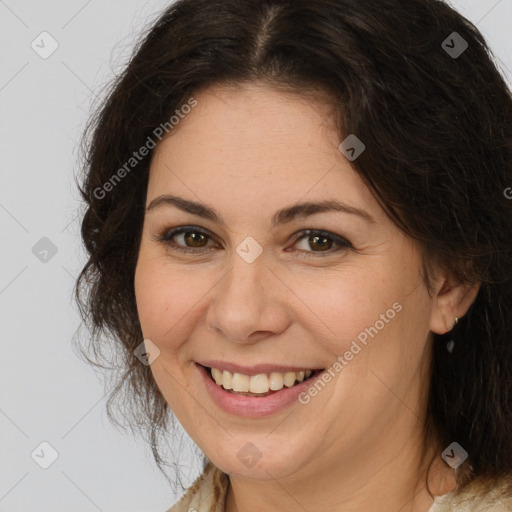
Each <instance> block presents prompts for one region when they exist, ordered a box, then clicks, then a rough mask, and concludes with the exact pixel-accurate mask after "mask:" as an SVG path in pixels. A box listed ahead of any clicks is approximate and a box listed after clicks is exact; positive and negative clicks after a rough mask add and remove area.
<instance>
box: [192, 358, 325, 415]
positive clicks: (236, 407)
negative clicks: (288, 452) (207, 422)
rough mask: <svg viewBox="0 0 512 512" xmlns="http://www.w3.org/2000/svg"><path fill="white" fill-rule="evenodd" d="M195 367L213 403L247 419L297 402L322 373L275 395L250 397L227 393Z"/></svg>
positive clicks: (205, 372) (206, 373)
mask: <svg viewBox="0 0 512 512" xmlns="http://www.w3.org/2000/svg"><path fill="white" fill-rule="evenodd" d="M196 367H197V369H198V370H199V373H200V375H201V377H202V379H203V382H204V385H205V386H206V389H207V390H208V392H209V393H210V396H211V397H212V399H213V401H214V402H215V403H216V404H217V405H218V406H219V407H220V408H221V409H223V410H224V411H226V412H228V413H230V414H236V415H237V416H245V417H247V418H258V417H260V416H268V415H270V414H274V413H276V412H278V411H280V410H282V409H284V408H285V407H287V406H288V405H290V404H292V403H293V402H295V401H297V402H298V396H299V395H300V394H301V393H302V392H303V391H305V390H306V389H307V388H308V387H309V386H310V385H311V384H312V382H313V380H314V379H315V378H316V377H317V376H318V375H320V374H321V373H322V371H321V370H319V371H316V372H314V373H313V374H312V376H311V377H309V378H308V379H307V380H305V381H303V382H301V383H300V384H295V385H294V386H292V387H291V388H287V387H284V388H283V389H281V390H280V391H278V392H277V393H272V394H271V395H268V396H255V397H252V396H244V395H236V394H234V393H229V392H228V391H226V390H225V389H224V388H223V387H221V386H219V385H218V384H216V383H215V382H214V381H213V380H212V377H211V376H210V370H209V369H207V368H205V367H204V366H202V365H200V364H198V363H196Z"/></svg>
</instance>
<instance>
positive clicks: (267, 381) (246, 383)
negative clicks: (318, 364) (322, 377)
mask: <svg viewBox="0 0 512 512" xmlns="http://www.w3.org/2000/svg"><path fill="white" fill-rule="evenodd" d="M211 371H212V377H213V378H214V379H215V382H216V383H217V384H218V385H219V386H222V387H223V388H224V389H232V390H233V391H240V392H250V393H267V392H268V390H269V389H271V390H272V391H278V390H280V389H283V387H284V386H286V387H288V388H289V387H291V386H293V385H294V384H295V381H296V380H297V381H299V382H302V381H303V380H304V378H306V379H307V378H308V377H309V376H310V375H311V374H312V373H313V372H312V371H311V370H303V371H300V372H286V373H281V372H272V373H271V374H270V375H268V376H267V375H266V374H264V373H260V374H258V375H244V374H242V373H231V372H228V371H222V370H219V369H218V368H212V369H211Z"/></svg>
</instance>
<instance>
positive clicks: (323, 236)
mask: <svg viewBox="0 0 512 512" xmlns="http://www.w3.org/2000/svg"><path fill="white" fill-rule="evenodd" d="M299 235H300V236H298V237H297V238H296V239H295V242H294V245H295V244H297V242H298V241H300V240H303V239H304V241H305V242H306V244H308V245H309V246H310V247H312V248H317V249H319V250H313V251H308V250H305V249H299V252H302V253H313V254H314V253H317V254H314V257H316V256H320V257H321V256H324V254H323V253H327V254H326V255H329V254H332V253H333V252H339V251H342V250H346V249H352V248H353V246H352V244H351V243H350V242H349V241H348V240H346V239H345V238H343V237H341V236H339V235H335V234H334V233H329V232H328V231H321V230H312V229H308V230H305V231H301V232H300V233H299ZM154 240H155V241H157V242H161V243H163V244H164V245H166V246H169V247H170V248H171V249H173V250H178V251H181V252H185V253H196V254H197V253H199V252H201V250H202V249H211V248H212V246H210V247H208V245H207V244H208V242H209V241H210V240H212V237H211V236H210V235H209V234H208V233H206V232H205V231H203V230H201V229H198V228H197V227H195V226H182V227H179V228H174V229H170V230H167V231H164V232H163V233H162V234H160V235H156V236H155V237H154ZM180 241H181V242H183V243H180ZM335 245H337V246H338V247H339V249H337V250H334V251H332V250H331V249H332V247H333V246H335ZM303 257H309V255H308V256H303Z"/></svg>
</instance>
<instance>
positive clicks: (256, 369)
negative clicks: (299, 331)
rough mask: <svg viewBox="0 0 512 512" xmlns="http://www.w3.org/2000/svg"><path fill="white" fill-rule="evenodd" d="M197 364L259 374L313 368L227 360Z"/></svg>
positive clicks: (233, 371)
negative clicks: (242, 363)
mask: <svg viewBox="0 0 512 512" xmlns="http://www.w3.org/2000/svg"><path fill="white" fill-rule="evenodd" d="M198 364H200V365H202V366H206V367H207V368H217V369H219V370H223V371H228V372H231V373H242V374H244V375H259V374H261V373H265V374H269V373H272V372H281V373H286V372H300V371H303V370H313V371H314V370H315V368H312V367H310V366H284V365H278V364H266V363H262V364H256V365H254V366H243V365H240V364H236V363H230V362H227V361H212V360H209V361H200V362H199V361H198Z"/></svg>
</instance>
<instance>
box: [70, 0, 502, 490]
mask: <svg viewBox="0 0 512 512" xmlns="http://www.w3.org/2000/svg"><path fill="white" fill-rule="evenodd" d="M250 82H263V83H265V84H267V85H270V86H272V87H278V88H281V89H284V90H289V91H294V92H299V93H303V94H307V93H308V92H311V91H323V94H324V96H325V98H327V97H329V98H333V99H334V102H335V104H336V105H337V108H336V112H337V114H336V115H337V119H338V124H339V130H340V133H339V136H340V141H342V140H344V139H345V137H346V136H347V135H348V134H357V137H358V138H359V139H361V140H362V141H364V143H365V146H366V149H365V151H364V152H363V153H362V154H361V155H360V156H359V158H357V160H355V161H353V162H352V167H353V169H354V171H355V172H357V173H358V174H359V175H360V176H361V178H362V179H363V180H364V183H365V184H366V185H367V186H368V187H369V189H370V191H371V192H372V194H374V196H375V198H376V199H377V200H378V202H379V204H380V205H381V206H382V208H383V209H384V211H385V212H386V214H387V215H388V216H389V217H390V219H391V220H392V221H393V222H394V223H395V224H396V226H398V227H399V228H400V229H401V230H402V231H403V232H404V233H406V234H407V235H408V236H410V237H412V238H414V239H415V240H418V241H419V242H420V246H421V251H422V261H423V270H424V281H425V285H426V286H427V288H428V289H429V292H430V281H429V273H430V271H431V269H432V268H433V265H434V264H435V265H439V266H440V267H441V268H444V269H446V270H448V271H449V272H451V273H452V275H454V276H455V277H456V278H457V279H459V280H460V281H461V282H467V283H477V282H480V283H481V287H480V290H479V293H478V295H477V297H476V299H475V301H474V303H473V304H472V306H471V307H470V309H469V311H468V313H467V314H466V315H465V316H464V317H463V318H462V319H460V321H459V322H458V324H457V325H456V327H455V328H454V329H453V330H452V331H451V332H450V333H449V334H448V335H437V334H435V335H434V345H433V347H434V348H433V353H432V374H431V383H430V392H429V393H430V394H429V402H428V409H427V423H426V425H425V433H426V438H430V437H431V438H433V439H436V440H437V442H438V443H439V445H441V446H448V445H449V444H450V443H451V442H452V441H454V440H456V441H457V442H458V443H459V444H460V445H461V446H463V447H464V449H465V450H466V451H467V452H468V454H469V457H468V459H467V461H466V462H465V463H464V464H463V465H462V466H461V468H459V471H458V479H459V490H460V491H462V490H463V489H464V488H465V486H466V485H467V484H469V483H470V482H472V481H474V480H479V481H481V482H489V483H492V482H495V481H496V480H497V479H499V478H502V477H506V476H507V475H510V474H511V473H512V428H511V425H512V279H511V278H512V200H511V197H512V189H511V188H510V187H512V98H511V94H510V91H509V89H508V87H507V85H506V83H505V81H504V79H503V77H502V75H501V74H500V72H499V70H498V68H497V66H496V65H495V63H494V59H493V55H492V52H491V50H490V49H489V47H488V46H487V44H486V41H485V40H484V38H483V36H482V35H481V33H480V32H479V31H478V29H477V28H476V27H475V26H474V25H473V24H472V23H471V22H470V21H468V20H467V19H466V18H464V17H463V16H461V15H460V14H459V13H457V12H456V11H455V10H454V9H453V8H452V7H450V6H449V5H448V4H446V3H444V2H442V1H440V0H407V1H403V0H315V1H311V0H244V1H240V0H222V1H212V0H179V1H177V2H175V3H173V4H172V5H170V6H169V7H168V8H167V9H166V10H165V11H164V12H163V13H162V15H161V16H160V17H159V18H158V20H157V21H156V22H155V23H154V24H153V25H152V26H150V27H148V29H147V30H146V31H145V32H144V33H143V34H142V36H141V39H140V41H139V43H138V44H137V46H136V48H135V50H134V52H133V55H132V57H131V59H130V61H129V63H128V65H127V66H126V68H125V69H124V71H123V72H122V74H120V75H119V76H118V77H116V78H115V80H114V82H113V84H112V86H111V89H110V91H109V94H108V96H107V97H106V99H105V101H104V102H103V103H102V104H101V105H100V108H99V109H98V110H97V112H96V114H95V115H94V116H93V117H92V118H91V120H90V123H89V125H88V128H87V131H86V133H85V134H84V146H83V147H84V166H83V176H82V183H81V193H82V197H83V200H84V202H85V205H86V212H85V215H84V216H83V221H82V228H81V235H82V239H83V243H84V245H85V248H86V250H87V253H88V261H87V263H86V265H85V267H84V268H83V270H82V272H81V274H80V276H79V278H78V281H77V285H76V298H77V301H78V304H79V306H80V311H81V313H82V315H83V318H84V321H85V322H86V324H87V325H89V327H90V329H91V332H92V338H91V347H90V348H92V350H93V352H94V354H95V356H96V358H97V361H99V359H100V355H101V354H102V351H103V350H104V349H105V347H106V346H108V347H109V348H110V349H112V350H113V351H114V352H115V353H116V354H117V356H118V357H119V356H120V358H121V362H120V364H118V365H117V366H115V367H114V366H113V367H112V368H117V369H118V370H119V369H120V370H121V371H122V374H121V375H119V376H118V379H117V381H116V385H115V386H114V387H113V388H112V390H111V395H110V397H109V401H108V406H107V410H108V411H109V416H111V419H112V420H113V421H114V422H116V420H115V417H114V416H115V415H111V414H110V410H111V409H112V410H113V404H114V402H115V401H119V403H120V404H121V407H120V410H121V415H122V416H124V417H125V418H127V419H128V425H129V426H130V427H131V428H134V427H137V428H140V429H142V431H143V432H145V433H146V435H147V436H148V440H149V442H150V443H151V446H152V448H153V454H154V456H155V460H156V462H157V464H158V465H159V467H160V464H161V463H163V462H164V461H163V458H161V457H160V455H159V449H158V443H159V441H158V440H159V438H160V436H161V435H165V432H166V429H167V427H168V420H169V413H170V411H169V408H168V406H167V404H166V402H165V400H164V398H163V396H162V395H161V393H160V391H159V390H158V388H157V386H156V384H155V382H154V379H153V378H152V375H151V370H150V368H149V366H147V365H143V364H141V363H140V361H139V360H138V359H137V358H136V356H135V355H134V351H135V349H136V347H137V346H138V345H140V343H141V342H142V332H141V327H140V324H139V320H138V315H137V308H136V303H135V294H134V283H133V281H134V272H135V266H136V262H137V254H138V249H139V243H140V237H141V230H142V223H143V218H144V202H145V195H146V189H147V182H148V169H149V165H150V160H151V153H152V152H151V151H150V154H149V155H148V156H147V157H146V158H141V159H140V160H139V159H137V161H136V162H135V161H132V160H130V159H131V158H133V153H134V152H135V151H137V150H138V149H139V148H141V147H143V146H144V145H147V144H148V140H149V139H148V138H151V139H153V140H154V139H155V136H156V133H159V132H158V131H157V130H158V127H159V126H162V125H164V126H165V123H167V124H169V119H170V117H171V116H172V115H173V114H174V113H175V112H176V111H177V110H180V108H181V107H182V106H183V105H184V104H186V103H187V101H188V100H189V99H190V98H191V97H193V94H194V93H195V92H197V91H199V90H200V89H204V88H206V87H208V86H210V85H213V84H220V83H225V84H230V85H235V86H236V85H241V84H243V83H250ZM336 105H335V106H336ZM175 129H179V126H177V127H175ZM127 162H131V163H130V165H129V166H128V167H127ZM123 168H124V172H121V171H120V170H121V169H123ZM121 178H122V179H121ZM507 190H508V191H509V192H507ZM105 334H107V335H108V337H109V342H108V344H107V345H106V342H105V341H104V340H102V339H101V338H102V335H105ZM447 342H450V343H451V345H450V346H451V348H452V350H447V349H446V343H447ZM84 353H85V350H84ZM86 357H87V356H86ZM87 359H88V361H90V362H93V361H91V359H89V358H88V357H87ZM94 364H98V365H99V363H98V362H96V363H94ZM509 481H512V480H509ZM511 487H512V484H511Z"/></svg>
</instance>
